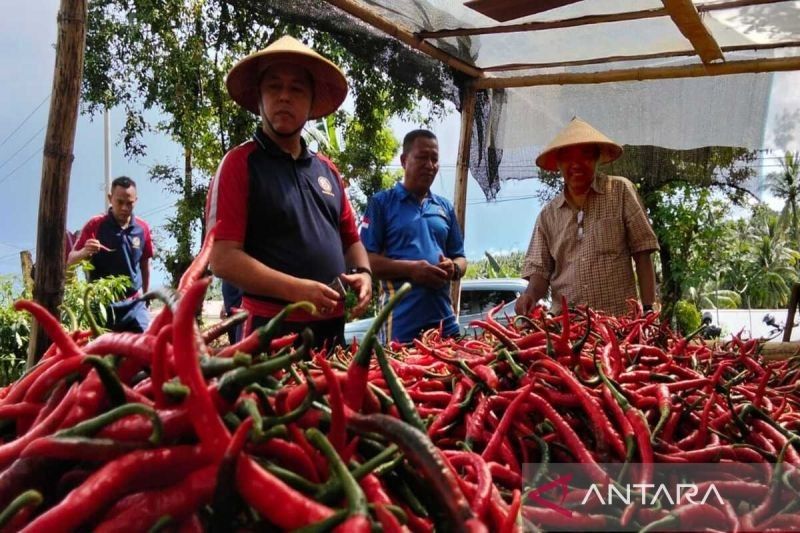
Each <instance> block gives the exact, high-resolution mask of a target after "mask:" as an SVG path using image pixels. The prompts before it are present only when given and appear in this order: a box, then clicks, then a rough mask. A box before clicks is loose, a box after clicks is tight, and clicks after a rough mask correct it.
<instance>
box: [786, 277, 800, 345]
mask: <svg viewBox="0 0 800 533" xmlns="http://www.w3.org/2000/svg"><path fill="white" fill-rule="evenodd" d="M798 300H800V283H795V284H794V285H793V286H792V295H791V296H790V297H789V309H788V310H787V311H786V322H785V323H784V325H783V342H789V341H790V340H791V339H792V329H794V315H795V313H796V312H797V303H798Z"/></svg>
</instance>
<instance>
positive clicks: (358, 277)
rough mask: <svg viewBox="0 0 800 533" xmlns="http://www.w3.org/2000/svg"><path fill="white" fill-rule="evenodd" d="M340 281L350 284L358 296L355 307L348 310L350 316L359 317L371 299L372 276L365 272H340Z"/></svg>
mask: <svg viewBox="0 0 800 533" xmlns="http://www.w3.org/2000/svg"><path fill="white" fill-rule="evenodd" d="M341 278H342V281H343V282H345V284H347V285H350V287H352V288H353V289H354V290H355V291H356V295H357V296H358V302H356V305H355V307H353V308H352V309H351V310H350V316H352V317H353V318H358V317H360V316H361V315H362V314H363V313H364V311H365V310H366V309H367V306H368V305H369V301H370V299H372V276H370V275H369V274H367V273H366V272H358V273H356V274H342V275H341Z"/></svg>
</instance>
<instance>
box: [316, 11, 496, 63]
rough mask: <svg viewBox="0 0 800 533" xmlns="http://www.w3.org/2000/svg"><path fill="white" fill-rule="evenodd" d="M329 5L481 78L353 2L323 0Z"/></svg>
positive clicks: (435, 48)
mask: <svg viewBox="0 0 800 533" xmlns="http://www.w3.org/2000/svg"><path fill="white" fill-rule="evenodd" d="M325 1H326V2H328V3H329V4H331V5H334V6H336V7H338V8H339V9H341V10H342V11H345V12H346V13H349V14H351V15H353V16H354V17H356V18H357V19H360V20H362V21H364V22H366V23H367V24H369V25H370V26H373V27H375V28H378V29H379V30H381V31H383V32H385V33H387V34H389V35H390V36H392V37H394V38H395V39H397V40H398V41H402V42H404V43H406V44H407V45H408V46H410V47H412V48H415V49H417V50H419V51H420V52H425V53H426V54H428V55H429V56H431V57H432V58H434V59H438V60H439V61H441V62H442V63H444V64H446V65H449V66H451V67H453V68H454V69H456V70H458V71H460V72H463V73H464V74H466V75H468V76H470V77H472V78H480V77H482V76H483V72H481V70H480V69H478V68H476V67H475V66H473V65H470V64H468V63H465V62H464V61H462V60H460V59H458V58H457V57H455V56H452V55H450V54H448V53H447V52H445V51H443V50H441V49H439V48H437V47H435V46H433V45H432V44H429V43H426V42H425V41H423V40H422V39H420V38H419V37H417V36H415V35H414V34H413V33H412V32H410V31H409V30H407V29H405V28H401V27H400V26H398V25H397V24H395V23H394V22H392V21H390V20H387V19H385V18H384V17H382V16H380V15H378V14H377V13H375V12H374V11H371V10H370V9H367V8H366V7H363V6H361V5H359V4H357V3H356V2H354V1H353V0H325Z"/></svg>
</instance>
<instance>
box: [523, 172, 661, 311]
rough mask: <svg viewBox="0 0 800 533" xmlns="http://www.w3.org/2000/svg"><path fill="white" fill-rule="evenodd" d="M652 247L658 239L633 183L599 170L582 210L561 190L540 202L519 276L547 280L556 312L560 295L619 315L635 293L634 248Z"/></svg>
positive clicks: (559, 307) (559, 306)
mask: <svg viewBox="0 0 800 533" xmlns="http://www.w3.org/2000/svg"><path fill="white" fill-rule="evenodd" d="M581 212H582V214H581ZM580 218H582V221H580V220H579V219H580ZM656 250H658V240H657V238H656V235H655V233H654V232H653V228H652V227H651V226H650V222H649V221H648V220H647V214H646V213H645V210H644V206H643V204H642V200H641V198H639V195H638V194H637V193H636V189H635V188H634V186H633V184H632V183H631V182H630V181H629V180H627V179H625V178H621V177H618V176H606V175H605V174H599V173H598V175H597V176H596V177H595V180H594V182H593V183H592V188H591V191H590V192H589V195H588V196H587V198H586V203H585V205H584V207H583V209H582V210H579V209H576V208H575V207H573V206H571V205H570V204H569V203H568V202H567V199H566V198H565V196H564V193H563V192H562V193H561V194H559V195H558V196H557V197H555V198H554V199H553V200H551V201H550V202H548V203H547V205H545V206H544V208H543V209H542V211H541V213H539V217H538V218H537V219H536V226H535V227H534V230H533V236H532V237H531V242H530V245H529V246H528V252H527V254H526V256H525V264H524V265H523V268H522V277H523V278H529V277H530V276H532V275H536V276H540V277H542V278H544V279H545V280H547V281H548V282H549V283H550V292H551V295H552V300H553V302H552V311H553V312H554V313H559V312H560V310H561V296H562V295H563V296H566V299H567V302H569V304H570V305H575V304H587V305H588V306H589V307H591V308H592V309H596V310H602V311H605V312H607V313H611V314H614V315H622V314H625V313H626V312H627V311H628V307H627V305H626V303H625V302H626V300H627V299H629V298H636V297H637V293H636V282H635V278H634V275H633V264H632V256H633V254H636V253H639V252H653V251H656Z"/></svg>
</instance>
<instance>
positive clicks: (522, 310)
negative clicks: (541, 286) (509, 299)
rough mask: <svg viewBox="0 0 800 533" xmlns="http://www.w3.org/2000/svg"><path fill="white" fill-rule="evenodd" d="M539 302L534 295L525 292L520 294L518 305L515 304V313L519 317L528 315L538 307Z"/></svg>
mask: <svg viewBox="0 0 800 533" xmlns="http://www.w3.org/2000/svg"><path fill="white" fill-rule="evenodd" d="M537 301H538V300H537V299H536V298H534V297H533V295H532V294H530V293H528V292H527V291H526V292H523V293H522V294H520V296H519V298H517V303H515V304H514V312H515V313H517V314H518V315H526V316H527V315H528V314H529V313H530V312H531V310H532V309H533V308H534V307H536V302H537Z"/></svg>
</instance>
